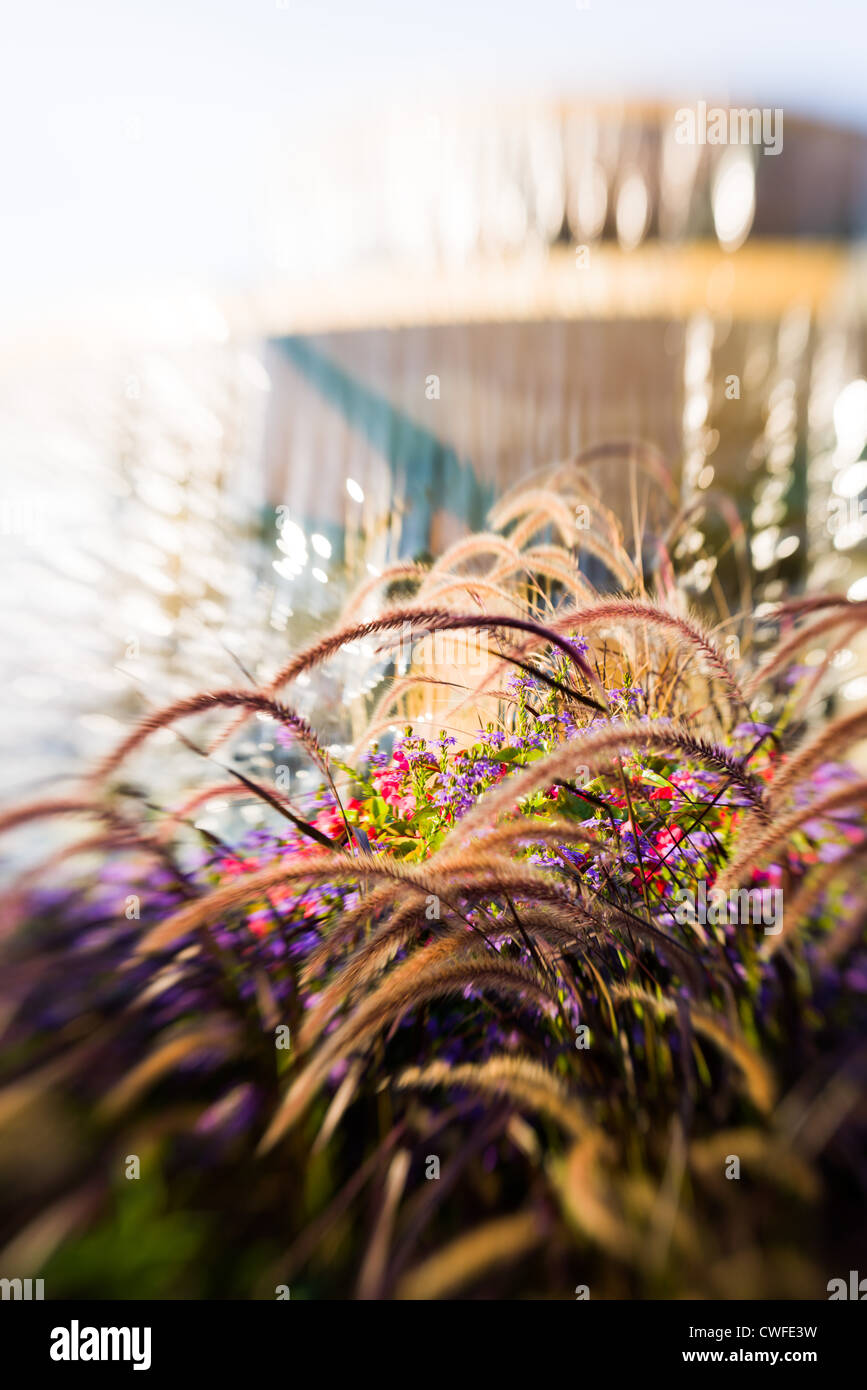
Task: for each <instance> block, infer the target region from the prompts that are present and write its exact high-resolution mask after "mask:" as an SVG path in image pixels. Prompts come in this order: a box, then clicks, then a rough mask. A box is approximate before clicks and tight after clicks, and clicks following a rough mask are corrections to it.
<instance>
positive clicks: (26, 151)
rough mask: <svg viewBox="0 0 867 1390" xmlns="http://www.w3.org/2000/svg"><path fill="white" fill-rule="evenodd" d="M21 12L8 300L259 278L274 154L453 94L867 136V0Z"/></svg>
mask: <svg viewBox="0 0 867 1390" xmlns="http://www.w3.org/2000/svg"><path fill="white" fill-rule="evenodd" d="M579 3H581V0H532V3H515V0H504V3H493V0H477V2H476V3H474V2H473V0H426V3H419V0H375V3H373V4H365V3H364V0H135V3H133V0H79V3H76V4H69V3H68V0H39V2H38V3H34V4H30V5H25V4H21V3H20V2H19V3H12V0H7V3H6V5H5V7H4V8H5V15H4V19H3V30H2V34H3V38H2V46H0V171H2V176H0V247H2V250H3V255H2V257H0V290H3V291H6V293H7V294H9V293H14V294H15V295H16V296H17V297H20V296H27V295H30V294H31V293H33V292H34V291H35V290H36V288H37V287H41V289H42V291H43V292H46V293H49V292H54V290H55V289H61V290H62V289H64V288H67V289H68V288H69V287H70V286H72V285H76V286H82V285H86V284H90V283H98V282H101V283H103V284H105V283H110V282H112V281H113V280H114V279H118V280H121V279H122V280H127V279H129V278H133V279H140V280H141V281H142V282H144V281H146V280H148V279H149V278H151V277H159V276H162V275H171V274H192V273H195V274H200V275H202V276H204V277H208V278H213V277H217V278H218V279H220V280H221V281H223V282H227V283H230V282H243V281H245V280H247V279H248V278H249V277H251V276H255V274H256V272H257V269H259V268H260V267H259V266H258V265H257V256H258V255H259V254H260V252H259V251H258V248H257V245H256V239H255V237H253V236H252V235H251V219H254V218H255V216H256V212H257V209H259V208H260V207H261V203H262V189H263V185H264V181H265V180H266V179H267V177H268V172H269V158H270V151H271V148H272V145H273V142H274V140H275V138H277V137H278V136H280V135H281V134H282V135H284V136H285V132H286V131H287V130H291V131H294V132H295V134H294V135H293V139H297V140H298V142H299V144H303V145H304V146H305V147H307V148H308V149H309V148H310V147H311V146H315V142H316V139H317V132H318V131H321V130H322V127H323V123H325V122H327V123H328V124H330V125H331V126H332V127H336V128H337V129H338V130H339V129H340V128H341V122H346V124H347V128H351V127H352V124H353V122H354V121H356V120H357V119H358V117H359V115H360V116H363V117H370V116H371V115H373V114H374V113H375V112H377V111H378V110H380V109H381V108H383V107H385V108H386V109H388V108H391V109H393V108H394V106H395V105H396V104H397V103H399V102H401V101H404V102H409V103H411V104H413V105H415V106H417V105H418V104H419V103H421V102H424V101H425V100H428V99H431V98H435V99H436V101H437V102H438V103H440V104H441V103H442V102H443V101H446V100H447V99H448V98H449V97H450V96H451V95H454V97H455V99H456V100H458V101H460V102H463V103H466V102H471V101H473V100H474V99H475V98H476V97H477V96H480V95H483V94H501V95H503V96H508V97H511V98H513V99H514V98H520V97H523V96H525V95H527V96H533V95H536V96H546V95H558V96H575V97H580V96H585V95H606V96H614V97H632V98H635V97H641V96H647V97H655V96H664V97H669V96H670V97H673V98H677V99H683V100H690V101H691V100H694V99H698V98H701V97H704V98H707V99H709V100H711V101H720V100H723V101H725V100H726V99H728V98H731V99H732V100H734V99H736V98H737V99H739V100H749V102H750V104H756V105H767V106H774V107H776V106H781V107H783V108H784V110H785V112H786V114H789V113H790V112H791V113H793V114H794V113H798V114H802V113H803V114H809V115H818V116H825V117H828V118H830V119H840V120H844V121H846V122H847V123H851V124H857V125H859V126H862V127H864V128H867V84H865V81H864V61H863V59H864V52H865V43H864V38H865V31H867V20H865V14H867V11H865V8H864V0H823V3H822V4H820V5H817V4H815V3H813V2H812V0H811V3H807V0H764V3H762V0H726V3H725V4H723V3H716V4H715V3H709V2H708V0H702V3H698V2H697V0H696V2H695V3H685V0H590V3H591V6H592V8H591V9H590V10H589V11H584V10H581V9H580V8H579Z"/></svg>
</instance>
